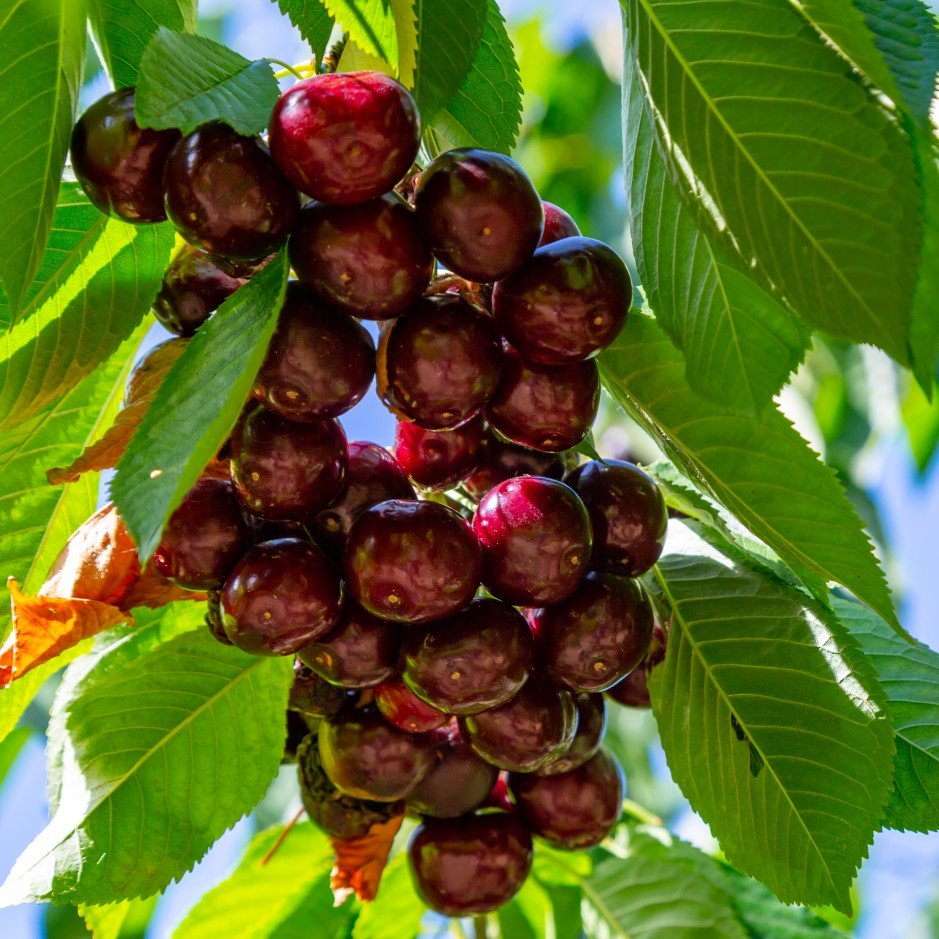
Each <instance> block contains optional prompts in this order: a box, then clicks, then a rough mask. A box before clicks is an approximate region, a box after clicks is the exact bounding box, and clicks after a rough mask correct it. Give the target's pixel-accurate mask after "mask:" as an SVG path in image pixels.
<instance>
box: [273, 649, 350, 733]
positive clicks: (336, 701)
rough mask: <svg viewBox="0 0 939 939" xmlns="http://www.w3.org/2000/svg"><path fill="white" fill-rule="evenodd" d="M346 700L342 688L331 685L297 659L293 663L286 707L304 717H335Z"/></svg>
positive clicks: (317, 718) (316, 718) (315, 718)
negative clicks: (291, 682) (291, 681)
mask: <svg viewBox="0 0 939 939" xmlns="http://www.w3.org/2000/svg"><path fill="white" fill-rule="evenodd" d="M346 701H347V695H346V691H345V689H344V688H339V687H337V686H336V685H331V684H330V683H329V682H328V681H325V680H324V679H323V678H321V677H320V676H319V675H317V674H316V673H315V672H313V671H311V670H310V669H309V668H307V667H306V666H305V665H304V664H303V663H302V662H301V661H300V660H299V659H297V660H296V661H295V662H294V663H293V684H292V685H291V686H290V697H289V698H288V699H287V707H288V708H289V709H290V710H291V711H297V712H298V713H299V714H302V715H303V716H304V717H308V718H312V719H314V720H319V719H322V718H324V717H335V716H336V715H337V714H338V713H339V712H340V711H341V710H342V706H343V705H344V704H345V703H346Z"/></svg>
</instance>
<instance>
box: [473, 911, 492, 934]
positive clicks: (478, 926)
mask: <svg viewBox="0 0 939 939" xmlns="http://www.w3.org/2000/svg"><path fill="white" fill-rule="evenodd" d="M473 935H474V937H475V939H489V930H488V928H487V925H486V917H485V916H474V917H473Z"/></svg>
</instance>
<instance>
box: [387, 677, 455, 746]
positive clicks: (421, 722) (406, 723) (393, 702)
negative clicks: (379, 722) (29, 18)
mask: <svg viewBox="0 0 939 939" xmlns="http://www.w3.org/2000/svg"><path fill="white" fill-rule="evenodd" d="M375 704H376V705H378V710H379V711H381V713H382V717H384V718H385V720H386V721H388V722H389V723H390V724H393V725H394V726H395V727H397V728H398V730H403V731H405V732H406V733H409V734H422V733H426V732H428V731H431V730H437V728H438V727H443V726H444V725H445V724H446V723H447V722H448V721H449V720H450V715H449V714H444V713H443V711H440V710H438V709H437V708H435V707H433V706H432V705H430V704H428V703H427V702H426V701H422V700H421V699H420V698H419V697H418V696H417V695H416V694H414V692H413V691H411V689H410V688H408V687H407V685H405V684H404V682H402V681H401V679H400V678H392V679H390V680H389V681H386V682H385V683H384V684H381V685H379V686H378V687H377V688H376V689H375Z"/></svg>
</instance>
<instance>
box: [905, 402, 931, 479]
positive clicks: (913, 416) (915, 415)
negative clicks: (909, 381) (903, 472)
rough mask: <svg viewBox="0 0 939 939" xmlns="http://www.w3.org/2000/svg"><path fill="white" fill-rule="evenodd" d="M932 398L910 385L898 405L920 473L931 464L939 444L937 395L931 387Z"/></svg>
mask: <svg viewBox="0 0 939 939" xmlns="http://www.w3.org/2000/svg"><path fill="white" fill-rule="evenodd" d="M931 391H932V399H931V400H929V399H927V397H926V395H925V394H923V391H922V389H921V388H919V387H918V386H916V385H911V386H910V388H908V389H907V392H906V395H905V396H904V398H903V401H902V403H901V405H900V414H901V416H902V418H903V425H904V427H906V434H907V437H908V438H909V441H910V451H911V452H912V454H913V459H914V460H915V461H916V468H917V469H918V470H919V472H920V475H921V476H922V475H924V474H925V473H926V472H927V471H928V470H929V467H930V465H931V464H932V459H933V456H934V455H935V453H936V447H937V446H939V395H937V394H936V388H935V385H933V386H932V387H931Z"/></svg>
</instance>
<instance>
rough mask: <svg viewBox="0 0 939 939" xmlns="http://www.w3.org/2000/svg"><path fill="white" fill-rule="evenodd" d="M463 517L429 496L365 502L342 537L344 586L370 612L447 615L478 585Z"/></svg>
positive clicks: (421, 618) (474, 548)
mask: <svg viewBox="0 0 939 939" xmlns="http://www.w3.org/2000/svg"><path fill="white" fill-rule="evenodd" d="M480 567H481V559H480V552H479V544H478V543H477V541H476V536H475V535H474V534H473V529H472V528H471V527H470V525H469V523H468V522H466V521H465V520H464V519H463V518H461V517H460V516H459V515H458V514H457V513H456V512H454V511H453V510H452V509H449V508H447V507H446V506H444V505H439V504H438V503H436V502H412V501H408V500H404V499H390V500H388V501H387V502H381V503H379V504H378V505H375V506H372V508H370V509H366V510H365V511H364V512H363V513H362V514H361V515H359V517H358V518H357V519H356V520H355V522H354V523H353V525H352V529H351V531H350V532H349V537H348V540H347V542H346V551H345V557H344V568H345V574H346V582H347V584H348V588H349V592H350V593H351V594H352V596H353V597H355V598H356V600H358V601H359V603H361V604H362V606H364V607H365V608H366V609H367V610H369V611H370V612H371V613H374V614H375V615H376V616H383V617H385V618H387V619H393V620H400V621H402V622H407V623H424V622H427V621H429V620H434V619H440V618H441V617H444V616H449V615H450V614H451V613H455V612H456V611H457V610H460V609H462V608H463V607H464V606H466V604H467V603H469V601H470V600H471V599H472V598H473V595H474V594H475V593H476V588H477V587H478V586H479V575H480Z"/></svg>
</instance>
